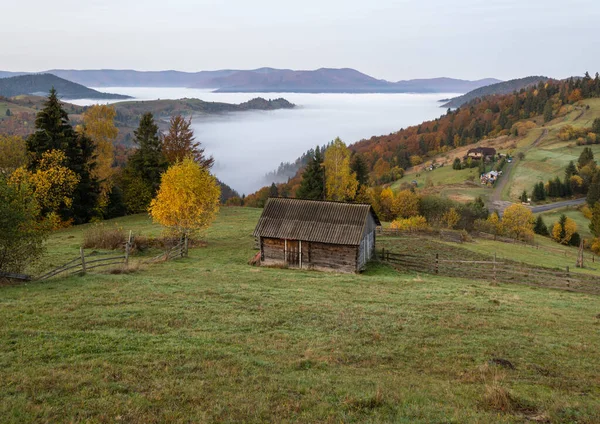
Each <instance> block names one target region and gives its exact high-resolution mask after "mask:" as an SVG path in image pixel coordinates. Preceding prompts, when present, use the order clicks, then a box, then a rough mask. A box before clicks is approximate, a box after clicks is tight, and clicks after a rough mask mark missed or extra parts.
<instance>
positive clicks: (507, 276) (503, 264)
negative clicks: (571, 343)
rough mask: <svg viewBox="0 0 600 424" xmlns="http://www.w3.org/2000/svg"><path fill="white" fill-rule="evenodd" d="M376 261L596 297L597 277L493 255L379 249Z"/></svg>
mask: <svg viewBox="0 0 600 424" xmlns="http://www.w3.org/2000/svg"><path fill="white" fill-rule="evenodd" d="M379 258H380V259H381V260H382V261H384V262H388V263H390V264H391V265H393V266H394V267H395V268H397V269H398V270H405V271H415V272H424V273H429V274H437V275H444V276H448V277H457V278H467V279H472V280H484V281H490V282H499V283H500V282H501V283H515V284H526V285H530V286H537V287H547V288H555V289H562V290H570V291H578V292H584V293H592V294H600V277H598V276H595V275H589V274H583V273H573V272H571V271H570V269H569V267H566V268H565V269H564V270H562V269H552V268H545V267H539V266H533V265H529V264H525V263H521V262H513V261H508V260H501V261H499V260H497V258H496V256H495V255H494V257H493V258H492V260H489V261H465V260H461V259H459V258H448V257H441V256H440V255H439V254H437V253H436V254H432V255H414V254H404V253H402V254H400V253H394V252H391V251H389V250H385V249H382V250H381V253H380V255H379Z"/></svg>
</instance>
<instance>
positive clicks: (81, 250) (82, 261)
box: [79, 246, 87, 274]
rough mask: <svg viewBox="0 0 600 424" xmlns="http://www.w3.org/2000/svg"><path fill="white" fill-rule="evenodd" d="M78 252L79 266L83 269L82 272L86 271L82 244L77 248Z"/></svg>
mask: <svg viewBox="0 0 600 424" xmlns="http://www.w3.org/2000/svg"><path fill="white" fill-rule="evenodd" d="M79 254H80V255H81V268H82V269H83V273H84V274H85V273H86V272H87V270H86V268H85V252H84V251H83V246H81V247H80V248H79Z"/></svg>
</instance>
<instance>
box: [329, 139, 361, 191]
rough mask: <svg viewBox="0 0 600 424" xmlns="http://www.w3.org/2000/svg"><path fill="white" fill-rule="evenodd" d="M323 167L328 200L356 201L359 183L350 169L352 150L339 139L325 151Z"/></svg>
mask: <svg viewBox="0 0 600 424" xmlns="http://www.w3.org/2000/svg"><path fill="white" fill-rule="evenodd" d="M323 167H324V168H325V195H326V198H327V199H328V200H337V201H346V200H352V199H354V197H355V196H356V190H357V188H358V181H356V175H355V174H354V172H352V170H351V169H350V150H348V148H347V147H346V145H345V144H344V142H343V141H342V140H340V138H339V137H338V138H336V139H335V140H334V141H333V143H332V144H331V146H329V147H328V148H327V150H326V151H325V159H324V161H323Z"/></svg>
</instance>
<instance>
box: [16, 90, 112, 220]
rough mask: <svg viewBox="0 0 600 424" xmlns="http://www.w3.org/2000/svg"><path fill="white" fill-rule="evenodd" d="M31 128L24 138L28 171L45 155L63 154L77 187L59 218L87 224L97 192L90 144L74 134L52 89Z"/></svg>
mask: <svg viewBox="0 0 600 424" xmlns="http://www.w3.org/2000/svg"><path fill="white" fill-rule="evenodd" d="M35 128H36V131H35V132H34V133H33V134H32V135H31V136H29V137H28V138H27V150H28V152H29V154H30V159H31V160H30V162H29V169H30V170H31V171H33V172H35V171H36V170H37V168H38V167H39V165H40V162H41V160H42V158H43V156H44V154H45V153H47V152H50V151H53V150H60V151H62V152H64V155H65V160H64V164H63V165H64V166H65V167H66V168H68V169H70V170H71V171H73V172H74V173H75V174H76V176H77V177H78V184H77V187H76V188H75V191H74V192H73V201H72V204H71V206H70V207H65V208H62V209H61V211H60V215H61V217H62V219H63V220H73V221H74V222H75V223H83V222H87V221H89V220H90V219H91V218H92V217H94V216H95V215H96V210H97V200H98V195H99V192H100V186H99V184H98V181H97V179H96V177H95V176H94V175H93V173H94V169H95V167H96V154H95V152H94V146H93V142H92V141H91V140H90V138H89V137H87V136H86V135H85V134H83V133H76V132H75V130H74V129H73V127H72V126H71V124H70V123H69V117H68V115H67V112H66V111H65V110H64V108H63V107H62V104H61V103H60V101H59V100H58V95H57V93H56V90H54V88H53V89H52V90H50V95H49V96H48V100H47V101H46V102H45V103H44V108H43V109H42V110H41V111H40V112H38V114H37V115H36V120H35Z"/></svg>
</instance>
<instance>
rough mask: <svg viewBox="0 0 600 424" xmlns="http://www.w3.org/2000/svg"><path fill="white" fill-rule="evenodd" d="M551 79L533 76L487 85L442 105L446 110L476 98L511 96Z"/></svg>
mask: <svg viewBox="0 0 600 424" xmlns="http://www.w3.org/2000/svg"><path fill="white" fill-rule="evenodd" d="M549 79H550V78H548V77H542V76H531V77H525V78H518V79H513V80H510V81H502V82H497V83H495V84H491V85H486V86H484V87H479V88H476V89H475V90H472V91H469V92H468V93H467V94H463V95H462V96H458V97H455V98H453V99H450V101H449V102H448V103H445V104H443V105H442V107H445V108H457V107H461V106H462V105H464V104H466V103H469V102H470V101H472V100H475V99H476V98H481V97H485V96H490V95H498V94H510V93H512V92H514V91H520V90H521V89H523V88H527V87H530V86H532V85H535V84H538V83H539V82H546V81H548V80H549Z"/></svg>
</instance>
